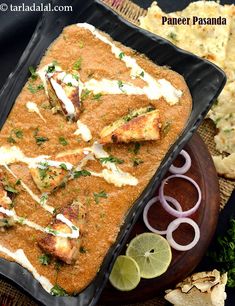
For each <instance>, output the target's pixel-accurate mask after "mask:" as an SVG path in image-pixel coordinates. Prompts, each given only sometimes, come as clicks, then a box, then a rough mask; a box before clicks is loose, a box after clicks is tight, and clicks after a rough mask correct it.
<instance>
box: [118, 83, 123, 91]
mask: <svg viewBox="0 0 235 306" xmlns="http://www.w3.org/2000/svg"><path fill="white" fill-rule="evenodd" d="M123 86H124V84H123V82H122V81H120V80H118V87H119V89H120V90H121V91H122V92H124V90H123Z"/></svg>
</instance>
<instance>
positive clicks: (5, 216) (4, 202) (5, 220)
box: [0, 182, 15, 230]
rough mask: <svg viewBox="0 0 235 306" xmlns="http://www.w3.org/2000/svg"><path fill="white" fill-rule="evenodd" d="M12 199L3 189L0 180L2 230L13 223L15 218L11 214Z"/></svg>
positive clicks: (0, 226) (0, 227) (0, 224)
mask: <svg viewBox="0 0 235 306" xmlns="http://www.w3.org/2000/svg"><path fill="white" fill-rule="evenodd" d="M11 210H12V200H11V199H10V197H9V196H8V194H7V191H6V190H4V185H3V184H2V182H0V229H1V230H4V229H6V228H8V227H11V226H13V225H14V224H15V220H14V218H13V216H12V215H11Z"/></svg>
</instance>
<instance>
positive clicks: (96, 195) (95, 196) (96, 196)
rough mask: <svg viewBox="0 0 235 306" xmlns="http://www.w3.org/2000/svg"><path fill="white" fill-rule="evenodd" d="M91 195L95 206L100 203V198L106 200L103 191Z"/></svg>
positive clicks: (105, 194)
mask: <svg viewBox="0 0 235 306" xmlns="http://www.w3.org/2000/svg"><path fill="white" fill-rule="evenodd" d="M93 194H94V199H95V202H96V204H99V202H100V200H99V199H100V198H105V199H107V197H108V195H107V193H106V192H105V191H104V190H102V191H100V192H94V193H93Z"/></svg>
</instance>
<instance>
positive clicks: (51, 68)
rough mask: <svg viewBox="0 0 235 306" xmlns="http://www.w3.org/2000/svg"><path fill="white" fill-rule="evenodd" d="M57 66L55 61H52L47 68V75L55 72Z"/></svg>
mask: <svg viewBox="0 0 235 306" xmlns="http://www.w3.org/2000/svg"><path fill="white" fill-rule="evenodd" d="M56 65H58V63H57V61H53V62H52V64H51V65H49V66H48V68H47V71H46V72H47V73H52V72H55V66H56Z"/></svg>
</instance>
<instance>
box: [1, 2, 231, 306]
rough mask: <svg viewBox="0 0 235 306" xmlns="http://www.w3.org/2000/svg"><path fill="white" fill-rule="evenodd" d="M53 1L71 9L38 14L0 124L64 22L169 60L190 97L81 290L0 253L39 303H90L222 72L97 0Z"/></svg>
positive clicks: (10, 274) (5, 95) (8, 271)
mask: <svg viewBox="0 0 235 306" xmlns="http://www.w3.org/2000/svg"><path fill="white" fill-rule="evenodd" d="M54 5H72V7H73V12H46V13H44V14H43V16H42V18H41V20H40V22H39V24H38V26H37V28H36V30H35V32H34V34H33V36H32V38H31V41H30V42H29V44H28V46H27V48H26V50H25V51H24V53H23V55H22V57H21V59H20V61H19V63H18V65H17V67H16V69H15V71H14V72H13V73H11V74H10V76H9V78H8V80H7V82H6V84H5V86H4V87H3V89H2V91H1V92H0V106H1V108H0V125H1V126H3V124H4V122H5V120H6V119H7V117H8V114H9V112H10V110H11V108H12V106H13V105H14V102H15V99H16V98H17V96H18V94H19V92H20V91H21V89H22V87H23V86H24V84H25V82H26V80H27V78H28V67H29V66H31V65H33V66H36V65H37V64H38V63H39V61H40V59H41V58H42V56H43V55H44V53H45V51H46V49H47V48H48V46H49V45H50V44H51V43H52V41H53V40H54V39H55V38H57V37H58V35H59V34H60V33H61V31H62V29H63V28H64V27H65V26H67V25H69V24H73V23H77V22H88V23H91V24H93V25H94V26H96V27H97V28H98V29H100V30H102V31H104V32H106V33H108V34H109V35H110V36H111V37H112V38H113V39H114V40H117V41H120V42H122V43H123V44H124V45H126V46H129V47H131V48H132V49H135V50H137V51H139V52H141V53H144V54H145V55H147V56H148V57H149V58H150V59H151V60H152V61H153V62H155V63H156V64H158V65H167V66H170V67H171V68H172V69H173V70H175V71H177V72H178V73H180V74H181V75H183V76H184V78H185V80H186V82H187V84H188V87H189V88H190V91H191V95H192V98H193V108H192V112H191V115H190V118H189V120H188V122H187V125H186V127H185V129H184V131H183V132H182V134H181V135H180V137H179V138H178V140H177V141H176V142H175V144H174V145H172V147H171V148H170V150H169V151H168V152H167V154H166V156H165V158H164V159H163V161H162V163H161V165H160V167H159V169H158V170H157V171H156V173H155V175H154V176H153V178H152V179H151V181H150V182H149V184H148V186H147V187H146V188H145V190H144V192H143V193H142V195H141V196H140V197H139V198H138V199H137V200H136V201H135V203H134V204H133V207H132V208H131V209H130V210H129V212H128V214H127V216H126V218H125V221H124V224H123V225H122V227H121V229H120V233H119V235H118V238H117V240H116V242H115V244H114V245H113V246H112V247H111V248H110V250H109V252H108V254H107V256H106V257H105V259H104V261H103V263H102V266H101V268H100V270H99V272H98V273H97V275H96V277H95V279H94V280H93V281H92V283H91V284H90V285H89V286H88V287H87V288H86V289H85V290H83V291H82V292H81V293H80V294H78V295H77V296H73V297H72V296H71V297H54V296H51V295H50V294H49V293H47V292H46V291H45V290H44V289H43V288H42V287H41V285H40V284H39V282H38V281H37V280H35V279H34V277H33V276H32V275H31V273H30V272H28V271H27V270H26V269H24V268H22V267H21V266H20V265H18V264H17V263H14V262H9V261H6V260H4V259H0V274H1V275H2V276H4V277H6V278H8V279H10V280H12V281H13V282H15V283H16V284H17V285H18V286H20V287H21V288H22V289H24V290H25V291H26V292H27V293H29V294H30V295H31V296H32V297H34V298H35V299H36V300H37V301H38V302H40V303H41V304H43V305H54V306H57V305H58V306H59V305H61V306H62V305H70V306H75V305H81V306H83V305H95V304H96V303H97V301H98V299H99V296H100V294H101V292H102V290H103V289H104V287H105V284H106V282H107V279H108V276H109V274H110V271H111V268H112V265H113V263H114V261H115V258H116V256H117V255H118V254H119V252H120V251H121V249H122V247H123V246H124V244H125V242H126V240H127V238H128V235H129V233H130V231H131V229H132V227H133V225H134V224H135V222H136V221H137V219H138V217H139V215H140V214H141V212H142V210H143V207H144V205H145V203H146V202H147V201H148V200H150V198H151V197H152V196H153V194H154V191H155V190H156V188H157V186H158V185H159V183H160V182H161V180H162V178H163V176H164V175H165V174H166V172H167V169H168V168H169V166H170V164H171V163H172V162H173V160H174V159H175V158H176V156H177V155H178V153H179V152H180V150H181V149H182V147H183V146H184V145H185V144H186V142H187V141H188V140H189V139H190V138H191V136H192V134H193V133H194V131H195V130H196V129H197V127H198V125H199V124H200V122H201V121H202V119H203V118H204V117H205V115H206V113H207V112H208V110H209V109H210V107H211V106H212V104H213V101H214V100H215V99H216V98H217V96H218V95H219V93H220V92H221V90H222V88H223V87H224V85H225V82H226V77H225V74H224V73H223V72H222V71H221V70H220V69H219V68H218V67H216V66H215V65H213V64H211V63H209V62H208V61H206V60H204V59H200V58H198V57H197V56H195V55H192V54H190V53H188V52H185V51H183V50H181V49H178V48H176V47H175V46H174V45H172V44H171V43H170V42H168V41H167V40H164V39H162V38H160V37H158V36H156V35H154V34H151V33H149V32H148V31H145V30H142V29H139V28H138V27H136V26H134V25H132V24H130V23H129V22H127V21H125V20H124V19H123V18H121V17H120V16H118V15H117V14H115V13H114V12H113V11H112V10H110V9H109V8H108V7H107V6H106V5H105V4H103V3H102V2H101V1H99V0H55V1H53V2H52V6H54ZM61 52H63V50H61Z"/></svg>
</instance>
